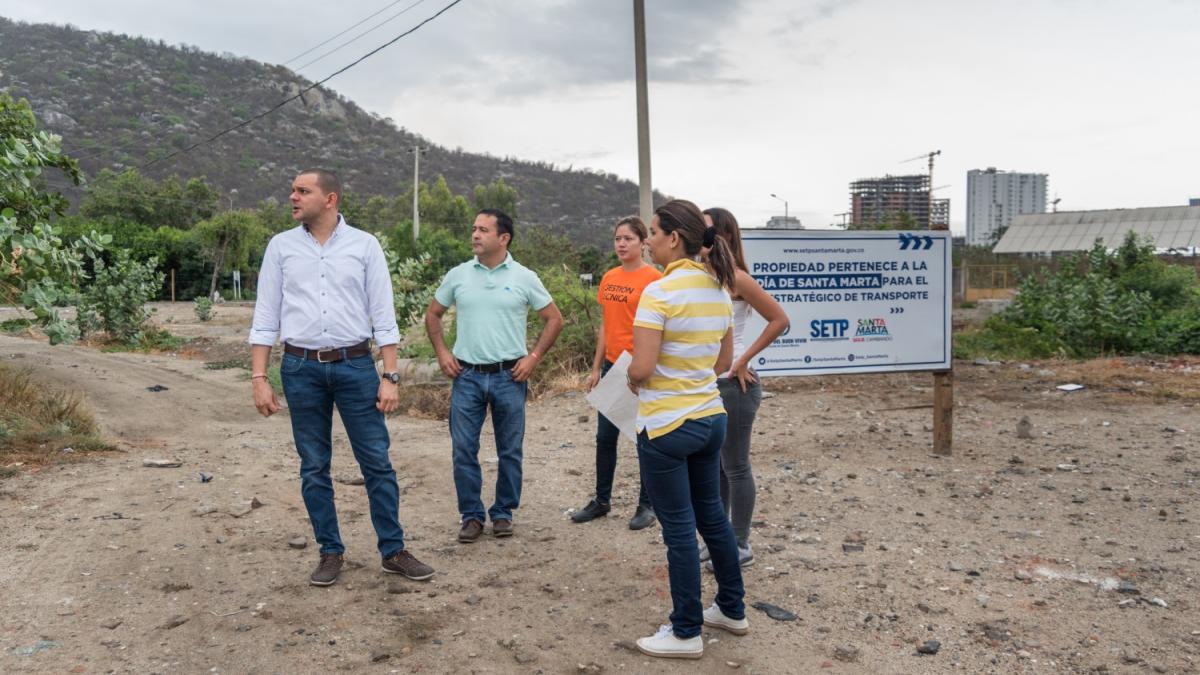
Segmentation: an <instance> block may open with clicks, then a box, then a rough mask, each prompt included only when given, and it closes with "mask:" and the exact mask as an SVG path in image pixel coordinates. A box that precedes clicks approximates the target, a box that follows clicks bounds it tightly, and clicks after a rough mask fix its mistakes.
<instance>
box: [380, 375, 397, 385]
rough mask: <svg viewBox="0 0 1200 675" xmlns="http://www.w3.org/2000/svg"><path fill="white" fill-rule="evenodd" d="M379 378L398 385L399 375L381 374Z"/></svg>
mask: <svg viewBox="0 0 1200 675" xmlns="http://www.w3.org/2000/svg"><path fill="white" fill-rule="evenodd" d="M380 377H382V378H383V379H385V380H387V381H388V382H391V383H392V384H400V373H383V374H382V375H380Z"/></svg>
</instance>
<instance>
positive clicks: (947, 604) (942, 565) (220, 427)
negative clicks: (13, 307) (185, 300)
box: [0, 328, 1200, 673]
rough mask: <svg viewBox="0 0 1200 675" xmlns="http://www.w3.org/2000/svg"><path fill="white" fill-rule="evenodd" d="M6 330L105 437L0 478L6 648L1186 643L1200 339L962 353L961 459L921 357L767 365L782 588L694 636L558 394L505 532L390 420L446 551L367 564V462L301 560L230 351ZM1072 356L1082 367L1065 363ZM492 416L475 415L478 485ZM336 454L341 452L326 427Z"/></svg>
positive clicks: (852, 669)
mask: <svg viewBox="0 0 1200 675" xmlns="http://www.w3.org/2000/svg"><path fill="white" fill-rule="evenodd" d="M172 330H173V331H174V330H175V329H174V328H173V329H172ZM231 333H236V331H231ZM229 339H230V340H233V339H236V338H235V336H234V335H232V334H231V335H230V337H229ZM0 361H3V362H5V363H9V364H16V365H25V366H29V367H31V368H34V369H35V373H36V376H37V377H38V378H41V379H43V380H44V381H46V382H48V383H55V384H65V385H68V386H72V387H76V388H78V389H80V390H81V391H83V392H84V393H85V394H86V395H87V397H88V399H89V401H90V403H91V406H92V407H93V409H94V410H95V412H96V414H97V418H98V419H99V421H100V423H101V425H102V427H103V428H104V431H105V433H106V434H107V435H108V436H109V437H110V438H111V439H113V440H114V441H115V442H116V444H117V445H118V447H119V448H120V451H119V452H116V453H112V454H110V455H107V456H103V457H99V458H92V459H88V460H85V461H81V462H76V463H71V464H65V465H61V466H56V467H52V468H49V469H45V470H41V471H38V472H32V473H31V472H25V473H21V474H18V475H17V476H15V477H13V478H9V479H6V480H3V481H0V541H2V542H3V545H2V546H0V597H2V598H3V602H2V604H3V612H0V671H3V672H11V673H17V672H21V673H25V672H37V673H42V672H86V673H100V672H136V673H154V672H157V673H186V672H226V673H278V672H294V673H309V672H329V671H337V670H349V671H362V672H380V673H384V672H403V673H408V672H428V673H538V672H543V673H574V672H609V673H611V672H630V673H644V672H651V673H652V672H664V673H673V672H715V673H720V672H747V673H805V672H825V671H827V672H844V673H926V672H928V673H942V672H970V673H985V672H994V673H1013V672H1042V673H1052V672H1077V673H1090V672H1109V673H1115V672H1129V673H1142V672H1195V670H1196V659H1197V658H1200V608H1198V606H1197V605H1198V604H1200V603H1198V601H1197V599H1196V598H1197V573H1198V569H1197V567H1198V565H1197V563H1198V560H1200V528H1198V527H1197V524H1196V522H1195V520H1194V519H1195V518H1196V514H1195V510H1196V508H1197V506H1196V504H1197V497H1198V496H1200V490H1198V488H1197V480H1198V479H1200V461H1198V460H1200V445H1198V444H1197V441H1196V438H1197V435H1198V431H1200V414H1198V413H1200V411H1197V409H1196V407H1195V406H1196V402H1197V401H1196V399H1195V398H1192V397H1190V396H1188V395H1185V396H1182V397H1181V396H1179V395H1178V393H1175V394H1172V393H1171V392H1172V391H1173V390H1172V389H1171V387H1174V386H1176V385H1177V384H1178V383H1181V382H1183V383H1186V382H1187V381H1188V380H1189V378H1191V380H1192V381H1194V380H1195V379H1196V378H1200V363H1198V362H1196V361H1192V362H1176V363H1174V364H1154V363H1149V362H1140V361H1139V362H1119V363H1118V362H1113V363H1112V364H1106V363H1096V364H1082V365H1071V364H1030V365H1029V367H1025V368H1022V367H1021V364H1006V365H985V366H975V365H971V364H958V365H957V366H956V368H957V374H956V387H957V389H956V399H957V410H956V417H955V456H954V457H951V458H939V457H935V456H932V455H931V454H929V453H930V447H931V440H930V433H929V432H928V430H927V429H928V424H929V422H930V419H931V411H930V410H929V409H928V408H913V406H917V405H922V404H926V403H928V402H929V401H930V399H931V389H930V384H931V383H930V379H931V378H930V377H929V376H928V375H927V374H914V375H893V376H859V377H854V378H815V379H803V380H799V379H797V380H776V381H768V385H767V389H768V391H769V392H771V393H772V394H773V396H772V397H771V398H769V399H767V400H766V401H765V402H764V404H763V408H762V411H761V413H760V421H759V424H758V427H757V430H758V435H757V436H756V438H755V446H754V455H753V459H754V466H755V476H756V479H757V481H758V487H759V501H758V504H759V508H758V510H757V515H756V522H755V525H754V529H753V535H752V544H753V546H754V552H755V558H756V561H757V563H756V564H755V565H754V566H753V567H750V568H747V570H746V585H747V600H748V602H751V603H755V602H768V603H771V604H774V605H777V606H779V607H782V608H785V609H787V610H790V611H792V612H794V613H795V614H796V615H798V617H799V618H798V620H795V621H776V620H773V619H771V618H769V617H768V616H767V615H766V614H765V613H763V612H761V611H759V610H755V609H750V610H748V612H749V618H750V621H751V633H750V634H749V635H748V636H745V637H741V638H738V637H733V636H730V635H727V634H723V633H721V632H709V631H707V630H706V631H705V639H706V649H705V656H704V658H703V660H702V661H699V662H688V663H669V662H661V661H655V660H651V659H648V658H646V657H644V656H642V655H640V654H638V653H636V651H635V650H634V649H633V648H632V642H633V640H634V639H636V638H637V637H640V636H643V635H647V634H649V633H651V632H653V631H654V630H655V628H656V627H657V626H658V624H659V623H663V622H665V621H666V616H667V614H668V612H669V595H668V592H667V581H666V568H665V554H664V549H663V547H662V544H661V541H660V538H659V535H658V530H657V528H653V529H650V530H647V531H642V532H632V531H630V530H628V529H627V528H626V526H625V522H626V520H627V518H628V516H629V515H631V513H632V507H633V502H634V501H635V500H636V492H635V491H636V483H635V480H634V476H635V469H636V460H635V459H634V455H633V449H632V447H631V446H630V445H629V444H628V443H626V442H625V441H622V446H621V460H620V463H619V466H618V477H617V491H616V494H615V495H614V502H615V504H614V507H615V508H614V512H613V515H612V516H610V517H609V518H607V519H602V520H601V521H598V522H594V523H589V524H585V525H575V524H572V523H571V522H570V520H569V518H568V515H567V514H568V511H569V509H571V508H573V507H579V506H581V505H583V504H584V503H585V502H586V500H587V497H588V495H589V487H590V485H591V482H592V475H593V459H592V457H593V445H592V436H593V433H594V425H595V416H594V413H591V412H590V411H589V410H588V408H587V406H586V404H585V402H584V401H583V399H582V396H581V395H580V394H578V393H568V394H563V395H558V396H553V397H548V398H545V399H543V400H540V401H536V402H532V403H531V404H530V406H529V417H528V422H527V435H526V480H525V493H524V499H523V506H522V508H521V509H520V511H519V512H518V514H517V516H516V527H517V534H516V536H515V537H514V538H512V539H509V540H506V541H500V540H496V539H493V538H491V537H490V536H485V537H484V538H482V539H481V540H480V541H479V542H477V543H475V544H472V545H462V544H458V543H457V542H456V541H455V534H456V532H457V515H456V513H455V505H454V504H455V500H454V490H453V483H452V481H451V468H450V459H449V457H450V451H449V445H450V444H449V438H448V434H447V430H446V425H445V423H444V422H440V421H435V420H424V419H414V418H410V417H405V416H397V417H395V418H393V419H391V420H390V421H389V427H390V428H391V430H392V439H393V448H392V458H393V462H394V463H395V465H396V468H397V471H398V474H399V476H400V483H401V488H402V497H401V505H400V508H401V519H402V522H403V524H404V527H405V530H406V534H407V539H408V544H409V547H410V549H411V550H413V551H414V552H415V553H416V554H417V555H418V556H419V557H420V558H422V559H423V560H425V561H426V562H428V563H430V564H432V565H433V566H434V567H435V568H436V569H437V571H438V574H437V576H435V577H434V579H433V580H432V581H430V582H427V583H419V582H410V581H407V580H404V579H398V578H396V577H392V576H389V575H384V574H382V573H381V572H380V571H379V566H378V558H377V556H376V553H375V547H374V535H373V532H372V530H371V525H370V519H369V515H368V513H367V504H366V499H365V495H364V494H363V489H362V487H360V486H355V485H348V484H338V485H337V490H338V498H337V501H338V508H339V515H340V519H341V523H342V532H343V537H344V539H345V540H346V544H347V547H348V551H347V554H348V559H349V560H350V562H351V564H350V565H349V569H348V570H347V571H346V572H345V573H344V574H343V576H342V577H341V579H340V580H339V582H338V583H337V584H336V585H334V586H332V587H330V588H314V587H311V586H309V585H308V584H307V575H308V573H309V572H310V571H311V568H312V567H313V565H314V563H315V559H316V550H315V544H313V543H312V542H311V531H310V530H309V527H308V523H307V520H306V518H305V511H304V507H303V503H302V501H301V499H300V493H299V480H298V476H297V471H298V468H297V467H298V460H297V458H296V455H295V451H294V449H293V448H292V445H291V434H290V427H289V423H288V419H287V416H286V412H285V413H283V414H280V415H277V416H275V417H273V418H271V419H262V418H260V417H259V416H258V415H257V414H255V413H254V410H253V408H252V406H251V404H250V397H249V384H248V382H247V381H245V379H244V377H245V376H244V371H241V370H238V369H228V370H208V369H206V368H205V366H204V363H203V361H199V360H189V359H185V358H179V357H176V356H171V355H152V356H147V355H141V354H127V353H117V354H107V353H101V352H98V351H95V350H91V349H87V348H83V347H50V346H47V345H45V344H43V343H40V342H37V341H33V340H28V339H22V338H14V337H0ZM1072 379H1073V380H1075V381H1080V380H1082V381H1083V382H1085V383H1086V384H1087V387H1086V388H1085V389H1084V390H1082V391H1079V392H1074V393H1070V394H1068V393H1063V392H1060V391H1057V390H1056V389H1055V388H1054V385H1056V384H1059V383H1061V382H1064V381H1070V380H1072ZM154 385H162V386H164V387H166V388H167V389H166V390H164V391H158V392H151V391H148V390H147V388H148V387H152V386H154ZM1164 392H1165V393H1164ZM1172 395H1173V396H1174V398H1172V397H1171V396H1172ZM1022 416H1028V418H1029V420H1030V423H1031V433H1029V434H1028V435H1029V436H1031V438H1027V439H1023V438H1017V425H1018V421H1019V420H1020V419H1021V417H1022ZM489 447H494V446H493V445H492V444H491V436H490V432H488V431H486V430H485V437H484V448H485V449H484V451H483V453H481V458H483V459H485V461H484V467H485V486H486V487H485V499H486V498H487V495H489V494H490V481H491V480H492V478H493V477H494V468H495V462H494V452H489V451H488V448H489ZM147 458H167V459H176V460H179V461H180V462H182V466H181V467H179V468H147V467H143V460H144V459H147ZM488 459H490V460H491V461H486V460H488ZM201 472H205V473H207V474H211V475H212V476H213V478H212V480H211V481H210V482H201V480H200V473H201ZM334 474H335V476H337V477H340V478H343V479H351V478H353V477H354V476H356V475H357V468H356V466H355V465H354V463H353V459H352V458H351V457H350V453H349V447H348V445H347V443H346V440H345V436H344V434H343V433H341V431H340V429H336V430H335V458H334ZM350 482H353V481H350ZM252 500H256V501H257V502H258V503H261V506H258V507H256V508H251V501H252ZM298 536H305V537H308V538H309V539H310V542H309V544H308V546H307V547H306V548H304V549H295V548H292V547H290V546H289V540H292V539H293V538H295V537H298ZM705 583H706V594H711V592H712V584H711V576H707V578H706V582H705ZM930 640H936V641H937V642H938V643H939V648H938V650H937V653H936V654H930V655H922V654H919V653H918V650H917V648H918V647H919V646H922V645H924V644H925V643H926V642H927V641H930Z"/></svg>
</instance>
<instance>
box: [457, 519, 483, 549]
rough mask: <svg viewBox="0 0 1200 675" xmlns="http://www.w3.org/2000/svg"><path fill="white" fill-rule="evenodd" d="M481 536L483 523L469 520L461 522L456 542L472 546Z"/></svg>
mask: <svg viewBox="0 0 1200 675" xmlns="http://www.w3.org/2000/svg"><path fill="white" fill-rule="evenodd" d="M481 534H483V523H481V522H479V521H478V520H475V519H474V518H471V519H468V520H465V521H463V524H462V529H461V530H459V531H458V540H459V541H460V542H461V543H464V544H472V543H474V542H475V540H476V539H478V538H479V535H481Z"/></svg>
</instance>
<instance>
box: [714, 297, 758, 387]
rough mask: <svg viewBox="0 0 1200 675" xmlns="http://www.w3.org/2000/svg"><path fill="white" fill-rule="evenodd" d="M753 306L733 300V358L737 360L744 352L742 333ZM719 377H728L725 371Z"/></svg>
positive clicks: (742, 301) (743, 301)
mask: <svg viewBox="0 0 1200 675" xmlns="http://www.w3.org/2000/svg"><path fill="white" fill-rule="evenodd" d="M753 311H754V308H752V307H751V306H750V303H748V302H746V301H745V300H734V301H733V360H734V361H737V360H738V358H739V357H741V355H742V354H745V353H746V345H745V343H744V342H743V341H742V335H743V334H744V333H745V332H746V320H747V319H749V318H750V312H753ZM721 377H729V373H728V372H726V373H725V374H724V375H722V376H721Z"/></svg>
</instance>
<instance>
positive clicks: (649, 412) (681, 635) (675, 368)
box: [629, 199, 749, 658]
mask: <svg viewBox="0 0 1200 675" xmlns="http://www.w3.org/2000/svg"><path fill="white" fill-rule="evenodd" d="M646 243H647V246H648V247H649V249H650V254H651V256H652V257H653V258H654V262H656V263H658V264H660V265H662V266H664V268H665V269H664V270H663V278H662V279H659V280H658V281H655V282H653V283H651V284H650V285H648V286H646V289H645V290H644V291H643V292H642V298H641V301H640V302H639V303H638V310H637V315H636V317H635V319H634V322H633V362H632V363H631V364H630V365H629V387H630V389H632V390H633V391H634V392H635V393H637V395H638V416H637V429H638V444H637V449H638V459H639V460H640V462H641V468H642V483H643V484H644V485H645V486H646V491H647V492H648V493H649V496H650V501H651V503H652V504H653V506H654V511H655V513H656V514H657V515H658V521H659V524H660V526H661V527H662V534H663V542H664V543H665V544H666V546H667V571H668V577H669V579H670V585H671V602H672V611H671V616H670V621H671V623H670V624H667V625H664V626H662V627H661V628H660V629H659V630H658V632H657V633H656V634H654V635H652V636H650V637H644V638H641V639H639V640H638V641H637V647H638V649H639V650H641V651H642V652H643V653H645V654H649V655H650V656H661V657H673V658H700V657H701V656H703V655H704V642H703V640H702V638H701V637H700V629H701V626H704V625H707V626H711V627H714V628H720V629H723V630H726V631H729V632H731V633H733V634H735V635H744V634H745V633H746V632H747V631H748V630H749V623H748V622H747V620H746V608H745V604H744V600H743V598H744V596H745V589H744V588H743V586H742V570H741V567H740V566H739V565H738V550H737V541H736V539H735V538H734V536H733V528H732V527H731V526H730V524H729V518H728V517H726V515H725V509H724V507H723V506H722V504H721V492H720V460H721V455H720V450H721V446H722V444H723V443H724V440H725V424H726V422H725V408H724V406H723V405H722V403H721V396H720V394H719V393H718V390H717V375H718V374H720V373H724V372H725V371H727V370H728V369H729V366H730V364H731V363H732V361H733V335H732V331H731V326H732V323H733V315H732V305H731V302H730V299H729V291H731V290H733V288H734V283H735V277H736V269H735V264H734V261H733V256H732V253H731V252H730V250H729V246H728V244H726V243H725V241H724V240H723V239H721V238H719V237H716V233H715V232H714V231H712V230H711V229H709V228H707V227H706V226H705V224H704V216H703V214H701V213H700V209H698V208H696V205H695V204H693V203H691V202H688V201H683V200H679V199H677V200H673V201H670V202H667V203H666V204H664V205H662V206H661V207H659V208H658V209H657V210H655V212H654V218H653V220H651V222H650V236H649V238H647V240H646ZM704 248H710V250H709V253H708V259H707V263H701V262H700V261H699V256H700V254H701V251H702V249H704ZM696 532H699V533H700V536H701V537H702V538H703V539H704V542H705V544H706V545H707V548H708V551H709V554H710V560H711V561H712V563H713V570H714V572H715V576H716V580H717V594H716V600H715V602H714V603H713V604H712V605H711V606H710V607H709V608H708V609H704V608H703V604H702V602H701V598H700V592H701V589H700V552H699V549H698V547H697V544H696V535H695V533H696Z"/></svg>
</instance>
